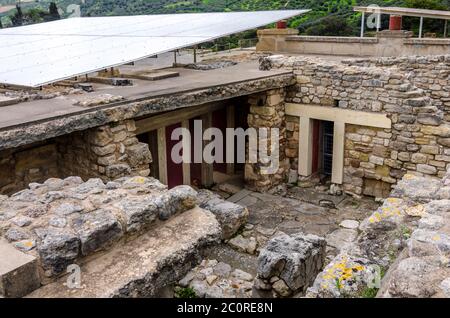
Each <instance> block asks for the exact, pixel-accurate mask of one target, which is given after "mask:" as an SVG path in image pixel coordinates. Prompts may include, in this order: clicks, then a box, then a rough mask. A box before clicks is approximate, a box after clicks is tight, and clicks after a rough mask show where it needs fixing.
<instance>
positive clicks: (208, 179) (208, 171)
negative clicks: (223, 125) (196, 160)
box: [202, 112, 214, 188]
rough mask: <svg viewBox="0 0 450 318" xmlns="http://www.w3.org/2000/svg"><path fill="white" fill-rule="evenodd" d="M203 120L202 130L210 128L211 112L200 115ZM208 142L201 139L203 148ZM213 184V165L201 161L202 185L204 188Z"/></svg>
mask: <svg viewBox="0 0 450 318" xmlns="http://www.w3.org/2000/svg"><path fill="white" fill-rule="evenodd" d="M202 121H203V132H204V131H205V130H206V129H208V128H211V126H212V112H210V113H207V114H204V115H203V116H202ZM208 143H210V141H208V140H203V148H202V149H205V146H206V145H207V144H208ZM213 184H214V165H213V164H210V163H206V162H203V163H202V185H203V186H204V187H206V188H209V187H211V186H212V185H213Z"/></svg>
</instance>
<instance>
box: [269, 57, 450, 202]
mask: <svg viewBox="0 0 450 318" xmlns="http://www.w3.org/2000/svg"><path fill="white" fill-rule="evenodd" d="M270 63H271V64H272V66H273V67H285V68H290V69H293V70H294V73H295V75H296V78H297V84H296V85H295V87H294V88H293V89H292V90H291V91H290V92H289V93H288V96H287V99H286V100H287V102H292V103H299V104H307V105H308V104H309V105H316V106H326V107H337V108H342V109H350V110H357V111H365V112H371V113H384V114H387V117H388V118H389V119H390V120H391V122H392V129H378V128H371V127H363V126H354V125H346V134H345V152H344V158H345V160H344V161H345V163H344V164H345V169H344V182H343V183H344V188H345V190H346V191H348V192H351V193H355V194H363V193H365V194H368V195H373V196H376V197H385V196H386V195H387V194H388V193H389V191H390V188H391V185H393V184H395V183H396V182H397V181H398V180H399V179H401V178H402V177H403V175H404V174H406V173H407V172H409V173H414V174H418V175H429V176H435V177H439V178H442V177H443V176H444V174H445V171H446V168H447V166H448V164H449V163H450V148H449V147H450V124H449V122H448V120H449V119H450V116H449V114H448V107H449V105H450V103H449V102H450V99H449V88H450V85H449V72H450V56H430V57H409V58H380V59H375V60H367V59H366V60H353V61H344V62H343V63H337V62H330V61H324V60H320V59H314V58H305V57H285V58H280V57H274V58H272V59H271V62H270ZM298 122H299V120H298V117H290V116H287V118H286V123H287V148H286V156H287V157H288V158H290V160H291V168H292V169H297V158H298V138H299V133H300V134H301V131H300V132H299V133H298V130H299V124H298Z"/></svg>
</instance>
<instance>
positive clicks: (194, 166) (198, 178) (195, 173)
mask: <svg viewBox="0 0 450 318" xmlns="http://www.w3.org/2000/svg"><path fill="white" fill-rule="evenodd" d="M195 120H201V118H200V117H197V118H192V119H190V120H189V130H190V132H191V184H192V185H193V186H196V187H200V186H201V185H202V164H201V163H195V162H194V158H195V147H194V142H195V141H194V137H195V136H194V121H195ZM202 149H203V146H202Z"/></svg>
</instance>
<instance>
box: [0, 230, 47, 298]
mask: <svg viewBox="0 0 450 318" xmlns="http://www.w3.org/2000/svg"><path fill="white" fill-rule="evenodd" d="M40 285H41V282H40V278H39V271H38V264H37V259H36V258H35V257H34V256H31V255H28V254H25V253H22V252H20V251H19V250H17V249H15V248H14V247H13V246H12V245H11V244H9V243H8V242H7V241H5V240H4V239H0V295H2V296H4V297H7V298H17V297H23V296H26V295H28V294H29V293H31V292H32V291H34V290H36V289H37V288H39V287H40Z"/></svg>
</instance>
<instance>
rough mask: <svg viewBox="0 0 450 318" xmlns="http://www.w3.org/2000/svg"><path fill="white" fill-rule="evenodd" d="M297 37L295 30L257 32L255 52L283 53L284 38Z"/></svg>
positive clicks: (284, 46)
mask: <svg viewBox="0 0 450 318" xmlns="http://www.w3.org/2000/svg"><path fill="white" fill-rule="evenodd" d="M293 35H298V30H296V29H266V30H258V43H257V45H256V50H257V51H271V52H284V51H285V48H286V38H287V37H288V36H293Z"/></svg>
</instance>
